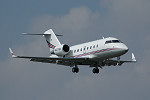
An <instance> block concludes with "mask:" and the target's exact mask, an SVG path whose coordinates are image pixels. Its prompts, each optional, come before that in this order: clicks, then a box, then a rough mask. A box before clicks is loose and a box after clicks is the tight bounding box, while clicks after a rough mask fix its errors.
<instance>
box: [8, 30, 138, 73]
mask: <svg viewBox="0 0 150 100" xmlns="http://www.w3.org/2000/svg"><path fill="white" fill-rule="evenodd" d="M24 35H43V36H44V37H45V39H46V42H47V44H48V47H49V50H50V54H51V55H50V56H48V57H29V56H16V55H14V53H13V51H12V49H11V48H9V51H10V53H11V55H12V57H13V58H25V59H30V61H33V62H42V63H53V64H58V65H65V66H70V67H72V72H73V73H78V72H79V68H78V65H88V66H89V67H93V70H92V72H93V73H94V74H98V73H99V68H101V69H102V68H103V67H104V66H116V65H117V66H121V65H122V64H123V63H132V62H133V63H135V62H136V59H135V56H134V54H133V53H132V60H129V61H128V60H126V61H122V60H120V56H122V55H124V54H126V53H127V52H128V47H127V46H126V45H125V44H124V43H123V42H122V41H120V40H119V39H117V38H114V37H108V38H104V37H103V38H102V39H99V40H95V41H91V42H86V43H82V44H78V45H74V46H69V45H67V44H61V43H60V42H59V40H58V38H57V36H62V35H57V34H55V33H54V32H53V30H52V29H49V30H47V31H46V32H44V34H28V33H24ZM112 58H117V59H116V60H113V59H112Z"/></svg>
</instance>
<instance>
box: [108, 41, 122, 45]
mask: <svg viewBox="0 0 150 100" xmlns="http://www.w3.org/2000/svg"><path fill="white" fill-rule="evenodd" d="M108 43H122V42H121V41H120V40H108V41H106V42H105V44H108Z"/></svg>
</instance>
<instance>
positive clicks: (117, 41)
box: [112, 40, 120, 43]
mask: <svg viewBox="0 0 150 100" xmlns="http://www.w3.org/2000/svg"><path fill="white" fill-rule="evenodd" d="M112 42H113V43H119V42H120V41H119V40H112Z"/></svg>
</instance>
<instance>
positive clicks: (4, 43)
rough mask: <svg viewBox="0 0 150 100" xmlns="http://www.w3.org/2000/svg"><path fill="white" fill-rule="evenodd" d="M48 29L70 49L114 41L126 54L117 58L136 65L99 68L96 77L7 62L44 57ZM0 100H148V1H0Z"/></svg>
mask: <svg viewBox="0 0 150 100" xmlns="http://www.w3.org/2000/svg"><path fill="white" fill-rule="evenodd" d="M50 28H52V29H53V30H54V32H55V33H57V34H63V35H64V36H63V37H59V39H60V42H61V43H65V44H68V45H70V46H71V45H75V44H78V43H82V42H86V41H92V40H95V39H100V38H102V36H104V37H108V36H113V37H116V38H119V39H120V40H122V41H123V42H124V43H125V44H126V45H127V46H128V47H129V52H128V53H127V54H126V55H125V56H123V57H121V59H122V60H125V59H131V53H132V52H134V54H135V56H136V59H137V60H138V62H137V63H135V64H124V65H122V66H121V67H118V66H116V67H104V69H102V70H100V73H99V74H98V75H94V74H93V73H92V68H89V66H79V68H80V72H79V73H78V74H73V73H72V72H71V68H70V67H66V66H61V65H54V64H45V63H35V62H30V61H29V60H25V59H12V58H11V56H10V53H9V51H8V48H9V47H11V48H12V49H13V50H14V52H15V54H17V55H28V56H49V49H48V47H47V44H46V42H45V40H44V38H43V37H40V36H22V35H21V33H24V32H27V33H44V31H46V30H48V29H50ZM0 34H1V36H0V45H1V48H0V100H96V99H97V100H99V99H101V100H148V99H149V98H150V95H149V93H150V86H149V85H150V77H149V76H150V66H149V65H150V61H149V59H150V45H149V43H150V1H149V0H94V2H93V1H91V0H62V1H60V0H38V1H37V0H32V1H27V0H24V1H20V0H13V1H7V0H1V2H0Z"/></svg>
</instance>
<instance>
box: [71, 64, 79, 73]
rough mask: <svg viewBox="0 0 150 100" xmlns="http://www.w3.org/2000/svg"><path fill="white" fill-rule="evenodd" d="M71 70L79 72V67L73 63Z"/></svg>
mask: <svg viewBox="0 0 150 100" xmlns="http://www.w3.org/2000/svg"><path fill="white" fill-rule="evenodd" d="M72 72H73V73H78V72H79V68H78V67H77V65H75V67H73V68H72Z"/></svg>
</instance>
